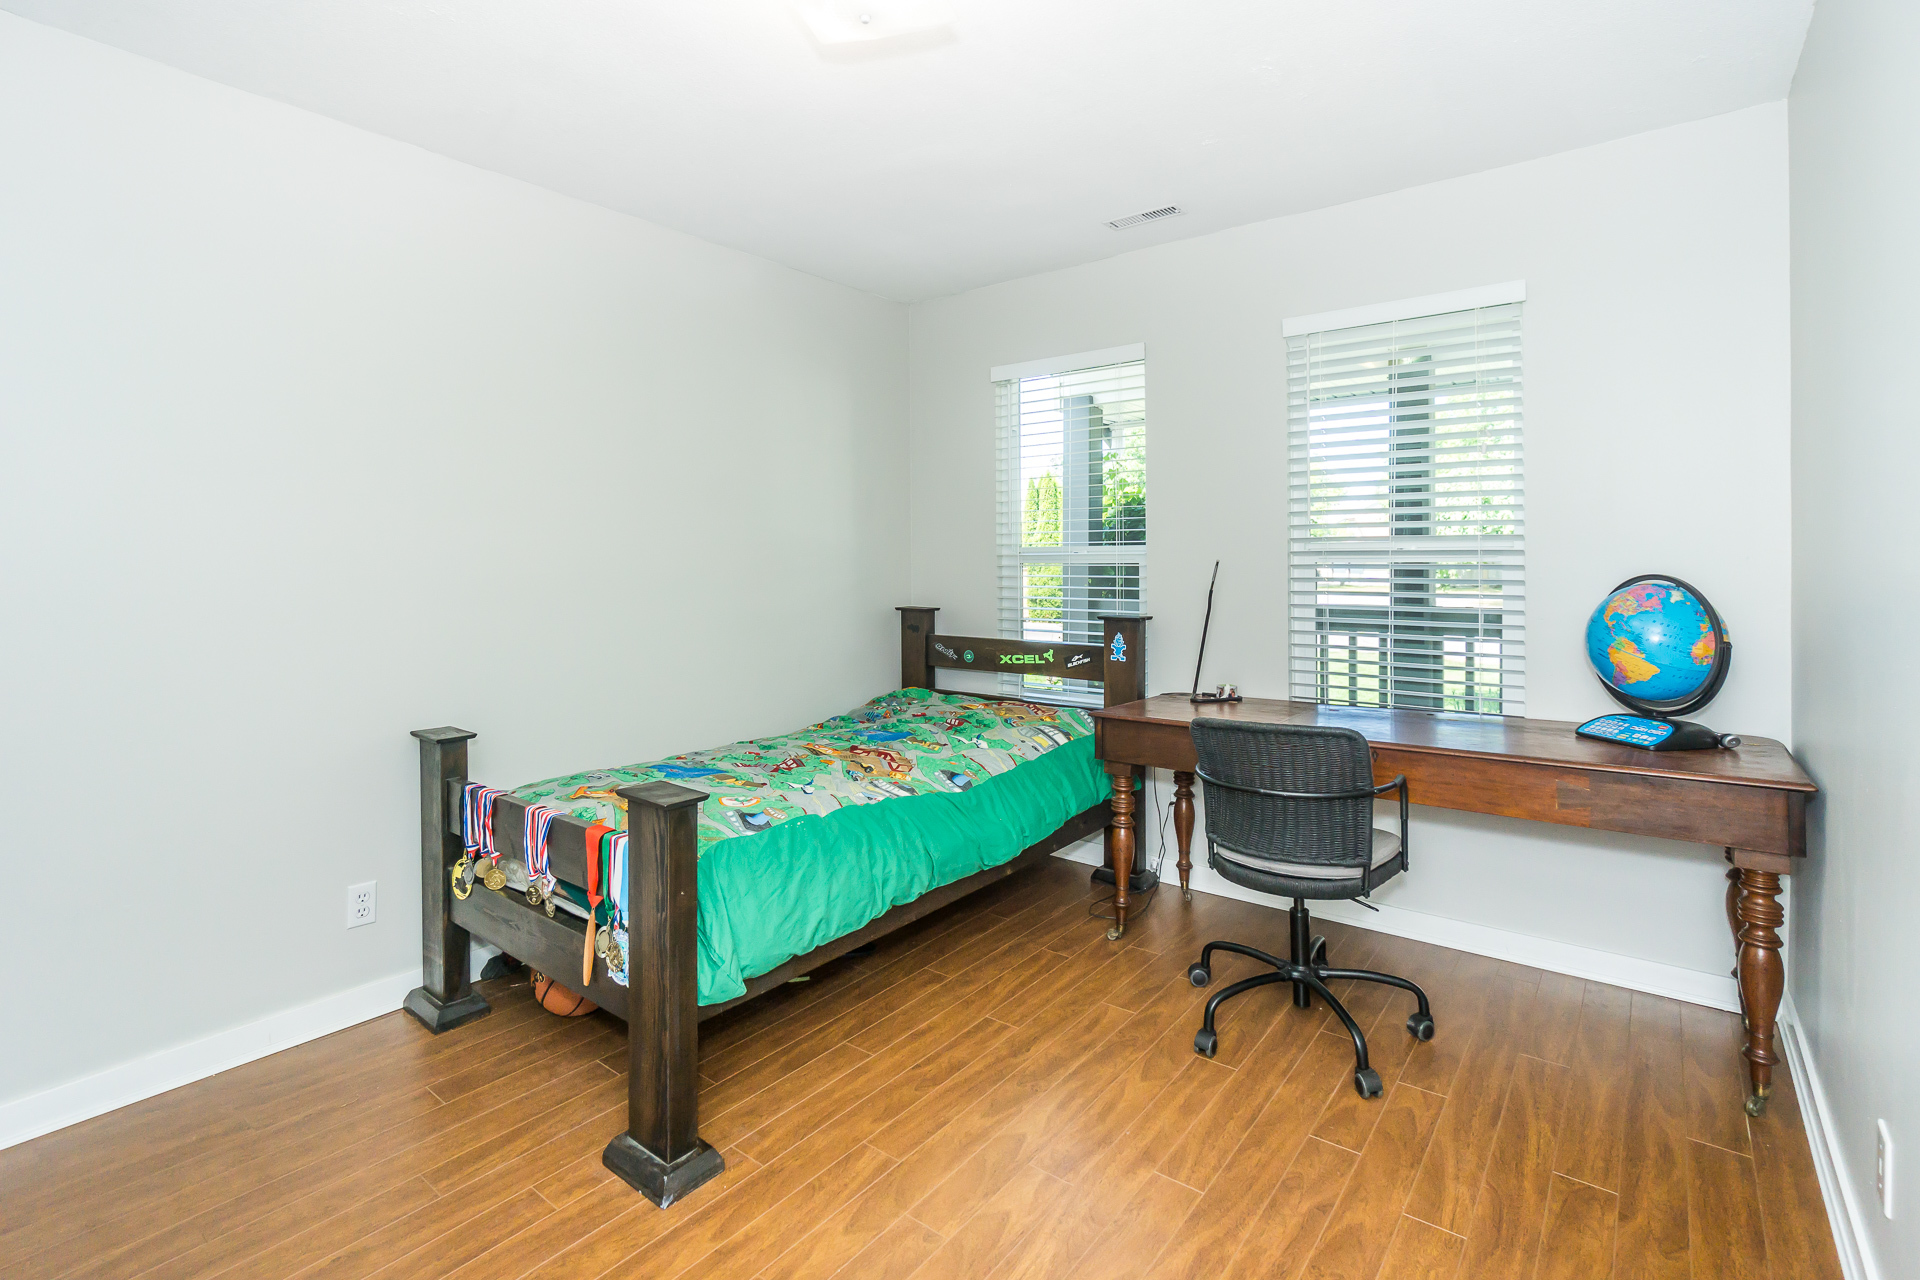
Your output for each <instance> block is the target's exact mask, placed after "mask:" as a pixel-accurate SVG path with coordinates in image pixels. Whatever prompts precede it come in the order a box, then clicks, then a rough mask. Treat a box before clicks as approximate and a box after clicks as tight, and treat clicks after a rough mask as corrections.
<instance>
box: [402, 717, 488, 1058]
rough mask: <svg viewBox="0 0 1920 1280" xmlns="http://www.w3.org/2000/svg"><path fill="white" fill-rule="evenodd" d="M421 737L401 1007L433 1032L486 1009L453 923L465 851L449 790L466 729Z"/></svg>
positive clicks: (463, 765) (462, 766)
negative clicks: (410, 939) (415, 861)
mask: <svg viewBox="0 0 1920 1280" xmlns="http://www.w3.org/2000/svg"><path fill="white" fill-rule="evenodd" d="M413 736H414V737H416V738H418V739H419V740H420V922H421V943H422V945H421V949H420V971H421V975H420V981H421V984H422V985H420V986H417V987H415V988H414V989H413V990H412V991H409V992H408V993H407V998H406V1000H405V1002H404V1003H403V1005H402V1007H403V1008H405V1009H406V1011H407V1012H408V1013H411V1014H412V1015H413V1016H414V1017H416V1018H418V1019H420V1021H421V1023H422V1024H424V1025H425V1026H426V1028H427V1030H429V1031H431V1032H433V1033H434V1034H436V1035H438V1034H439V1033H440V1032H442V1031H450V1030H452V1029H453V1028H455V1027H457V1026H459V1025H460V1024H461V1023H464V1022H472V1021H473V1020H474V1019H475V1018H478V1017H480V1016H481V1015H482V1014H485V1013H487V1012H489V1011H490V1010H491V1008H492V1006H490V1005H489V1004H488V1003H487V1001H486V997H484V996H482V995H481V994H480V993H479V992H478V991H475V990H474V989H473V983H472V981H471V979H470V978H469V976H468V974H467V957H468V956H469V954H470V953H471V950H472V947H471V944H470V941H469V938H468V936H467V931H466V930H465V929H462V928H461V927H460V926H459V925H457V924H455V923H454V922H453V916H452V914H451V910H450V907H451V904H450V901H449V899H450V898H451V896H452V887H453V886H452V875H453V868H454V867H456V866H458V865H459V863H460V860H461V859H462V858H463V857H465V856H466V849H465V844H464V842H463V841H462V840H461V838H460V836H459V835H457V834H456V833H455V831H454V830H453V828H454V827H455V825H456V824H455V823H453V822H452V817H453V814H452V811H451V810H450V809H449V807H448V806H449V805H450V804H451V803H452V800H451V793H452V792H454V791H455V790H456V789H457V788H458V787H460V786H464V785H465V783H466V781H467V743H468V742H469V741H470V740H471V739H472V738H473V736H474V735H473V734H471V733H469V732H468V731H467V730H465V729H455V728H452V727H448V728H442V729H415V730H414V731H413Z"/></svg>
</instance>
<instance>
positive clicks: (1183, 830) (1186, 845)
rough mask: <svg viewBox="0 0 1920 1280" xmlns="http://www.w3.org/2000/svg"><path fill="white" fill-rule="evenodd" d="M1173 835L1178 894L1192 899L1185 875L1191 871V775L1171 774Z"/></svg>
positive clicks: (1190, 900) (1189, 899) (1191, 892)
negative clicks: (1177, 850)
mask: <svg viewBox="0 0 1920 1280" xmlns="http://www.w3.org/2000/svg"><path fill="white" fill-rule="evenodd" d="M1173 835H1174V838H1175V839H1176V840H1178V841H1179V842H1180V862H1179V867H1180V896H1181V897H1183V898H1185V899H1186V900H1187V901H1188V902H1192V901H1193V890H1192V889H1189V888H1188V887H1187V877H1188V875H1189V874H1190V873H1191V872H1192V871H1193V775H1192V774H1190V773H1182V772H1180V771H1179V770H1177V769H1176V770H1175V771H1174V774H1173Z"/></svg>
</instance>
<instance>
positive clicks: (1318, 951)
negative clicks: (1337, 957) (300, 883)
mask: <svg viewBox="0 0 1920 1280" xmlns="http://www.w3.org/2000/svg"><path fill="white" fill-rule="evenodd" d="M1307 963H1308V964H1311V965H1318V966H1320V967H1321V968H1323V969H1324V968H1326V965H1327V940H1326V939H1325V938H1315V939H1314V940H1313V945H1312V946H1310V947H1308V948H1307Z"/></svg>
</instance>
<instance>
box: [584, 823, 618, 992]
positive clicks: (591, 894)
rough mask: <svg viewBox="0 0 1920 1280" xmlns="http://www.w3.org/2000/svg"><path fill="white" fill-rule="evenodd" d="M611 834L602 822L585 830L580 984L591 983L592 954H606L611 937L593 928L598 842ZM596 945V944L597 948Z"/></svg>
mask: <svg viewBox="0 0 1920 1280" xmlns="http://www.w3.org/2000/svg"><path fill="white" fill-rule="evenodd" d="M612 833H613V828H612V827H610V826H608V825H607V824H606V823H604V822H596V823H594V824H593V825H592V826H590V827H588V828H587V838H586V841H585V849H586V854H587V949H586V951H585V952H583V953H582V954H581V956H580V981H581V982H582V983H590V982H592V981H593V957H594V954H595V952H596V951H597V952H598V953H599V954H600V955H605V954H606V952H607V943H608V942H609V941H610V940H611V939H612V937H613V932H612V930H608V931H607V932H605V933H601V932H600V931H599V930H598V929H597V928H596V927H595V926H596V925H597V924H598V923H599V920H600V903H601V902H602V901H603V898H602V895H601V893H600V842H601V840H602V839H603V838H605V837H606V836H609V835H611V834H612ZM596 943H597V944H598V945H597V947H596Z"/></svg>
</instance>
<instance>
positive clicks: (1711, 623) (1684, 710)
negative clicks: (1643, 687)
mask: <svg viewBox="0 0 1920 1280" xmlns="http://www.w3.org/2000/svg"><path fill="white" fill-rule="evenodd" d="M1640 583H1655V584H1660V585H1663V586H1672V587H1677V588H1679V589H1680V590H1681V591H1683V592H1685V593H1686V594H1687V595H1688V596H1691V597H1692V598H1693V601H1694V603H1696V604H1698V605H1699V606H1700V610H1701V612H1702V613H1703V614H1705V615H1706V619H1707V625H1708V627H1709V628H1710V629H1711V630H1712V633H1713V640H1714V649H1713V667H1712V670H1711V671H1710V672H1709V673H1708V675H1707V678H1706V680H1705V681H1703V682H1702V683H1701V685H1700V687H1699V688H1698V689H1697V690H1695V691H1694V692H1693V693H1691V694H1688V695H1687V696H1686V697H1683V698H1674V699H1672V700H1669V701H1665V702H1653V701H1649V700H1647V699H1643V698H1636V697H1633V696H1632V695H1631V694H1627V693H1624V692H1622V691H1621V690H1619V689H1616V688H1615V687H1614V686H1613V684H1612V683H1611V682H1610V681H1609V680H1608V679H1607V678H1606V676H1605V675H1603V674H1602V673H1601V672H1600V670H1599V669H1598V667H1597V666H1596V668H1595V671H1594V674H1595V675H1596V676H1599V677H1600V687H1601V688H1603V689H1605V690H1606V691H1607V693H1608V694H1610V695H1611V696H1612V697H1613V700H1614V701H1615V702H1618V703H1619V704H1620V705H1621V706H1623V707H1625V708H1626V709H1627V710H1628V711H1631V712H1633V713H1634V714H1632V715H1624V716H1623V715H1619V714H1618V713H1615V714H1613V715H1604V716H1595V717H1594V718H1593V719H1591V720H1589V721H1587V722H1586V723H1585V724H1582V725H1580V726H1578V727H1576V728H1575V729H1574V732H1575V733H1576V734H1578V735H1579V736H1581V737H1583V738H1594V739H1597V740H1598V741H1601V742H1618V743H1621V744H1623V745H1625V746H1629V747H1639V748H1641V749H1642V750H1645V751H1705V750H1711V749H1712V748H1715V747H1723V748H1727V749H1732V748H1734V747H1737V746H1739V745H1740V739H1739V737H1738V736H1737V735H1735V734H1731V733H1715V732H1714V731H1713V730H1712V729H1709V728H1707V726H1705V725H1703V724H1696V723H1694V722H1693V721H1691V720H1679V719H1676V718H1675V717H1677V716H1683V715H1687V714H1689V713H1690V712H1694V711H1698V710H1700V708H1702V707H1704V706H1706V705H1707V704H1708V703H1709V702H1711V701H1713V699H1714V695H1716V694H1718V693H1719V692H1720V686H1721V685H1723V684H1725V683H1726V681H1727V670H1728V668H1729V667H1731V666H1732V665H1733V641H1732V640H1731V639H1730V638H1729V637H1728V636H1727V628H1726V625H1725V624H1724V623H1722V622H1721V621H1720V614H1719V612H1718V611H1717V610H1715V609H1714V607H1713V605H1712V604H1710V603H1709V602H1708V600H1707V598H1706V597H1705V596H1703V595H1701V594H1700V592H1699V591H1698V590H1696V589H1695V588H1694V587H1693V585H1692V584H1691V583H1688V582H1683V581H1682V580H1680V579H1679V578H1676V577H1674V576H1672V575H1671V574H1665V573H1643V574H1640V575H1639V576H1637V577H1633V578H1628V579H1627V580H1626V581H1625V582H1623V583H1621V584H1620V585H1619V586H1617V587H1615V588H1614V589H1613V590H1612V591H1609V592H1608V593H1607V600H1606V601H1603V602H1602V603H1601V605H1600V609H1598V610H1595V612H1594V616H1595V618H1596V619H1598V618H1599V617H1600V616H1601V614H1600V611H1601V610H1604V609H1606V608H1607V603H1608V602H1610V601H1612V600H1613V599H1614V598H1615V597H1616V596H1618V595H1619V594H1620V593H1621V592H1622V591H1625V590H1626V589H1627V588H1628V587H1632V586H1636V585H1638V584H1640ZM1593 625H1596V624H1594V623H1589V627H1591V626H1593Z"/></svg>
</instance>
